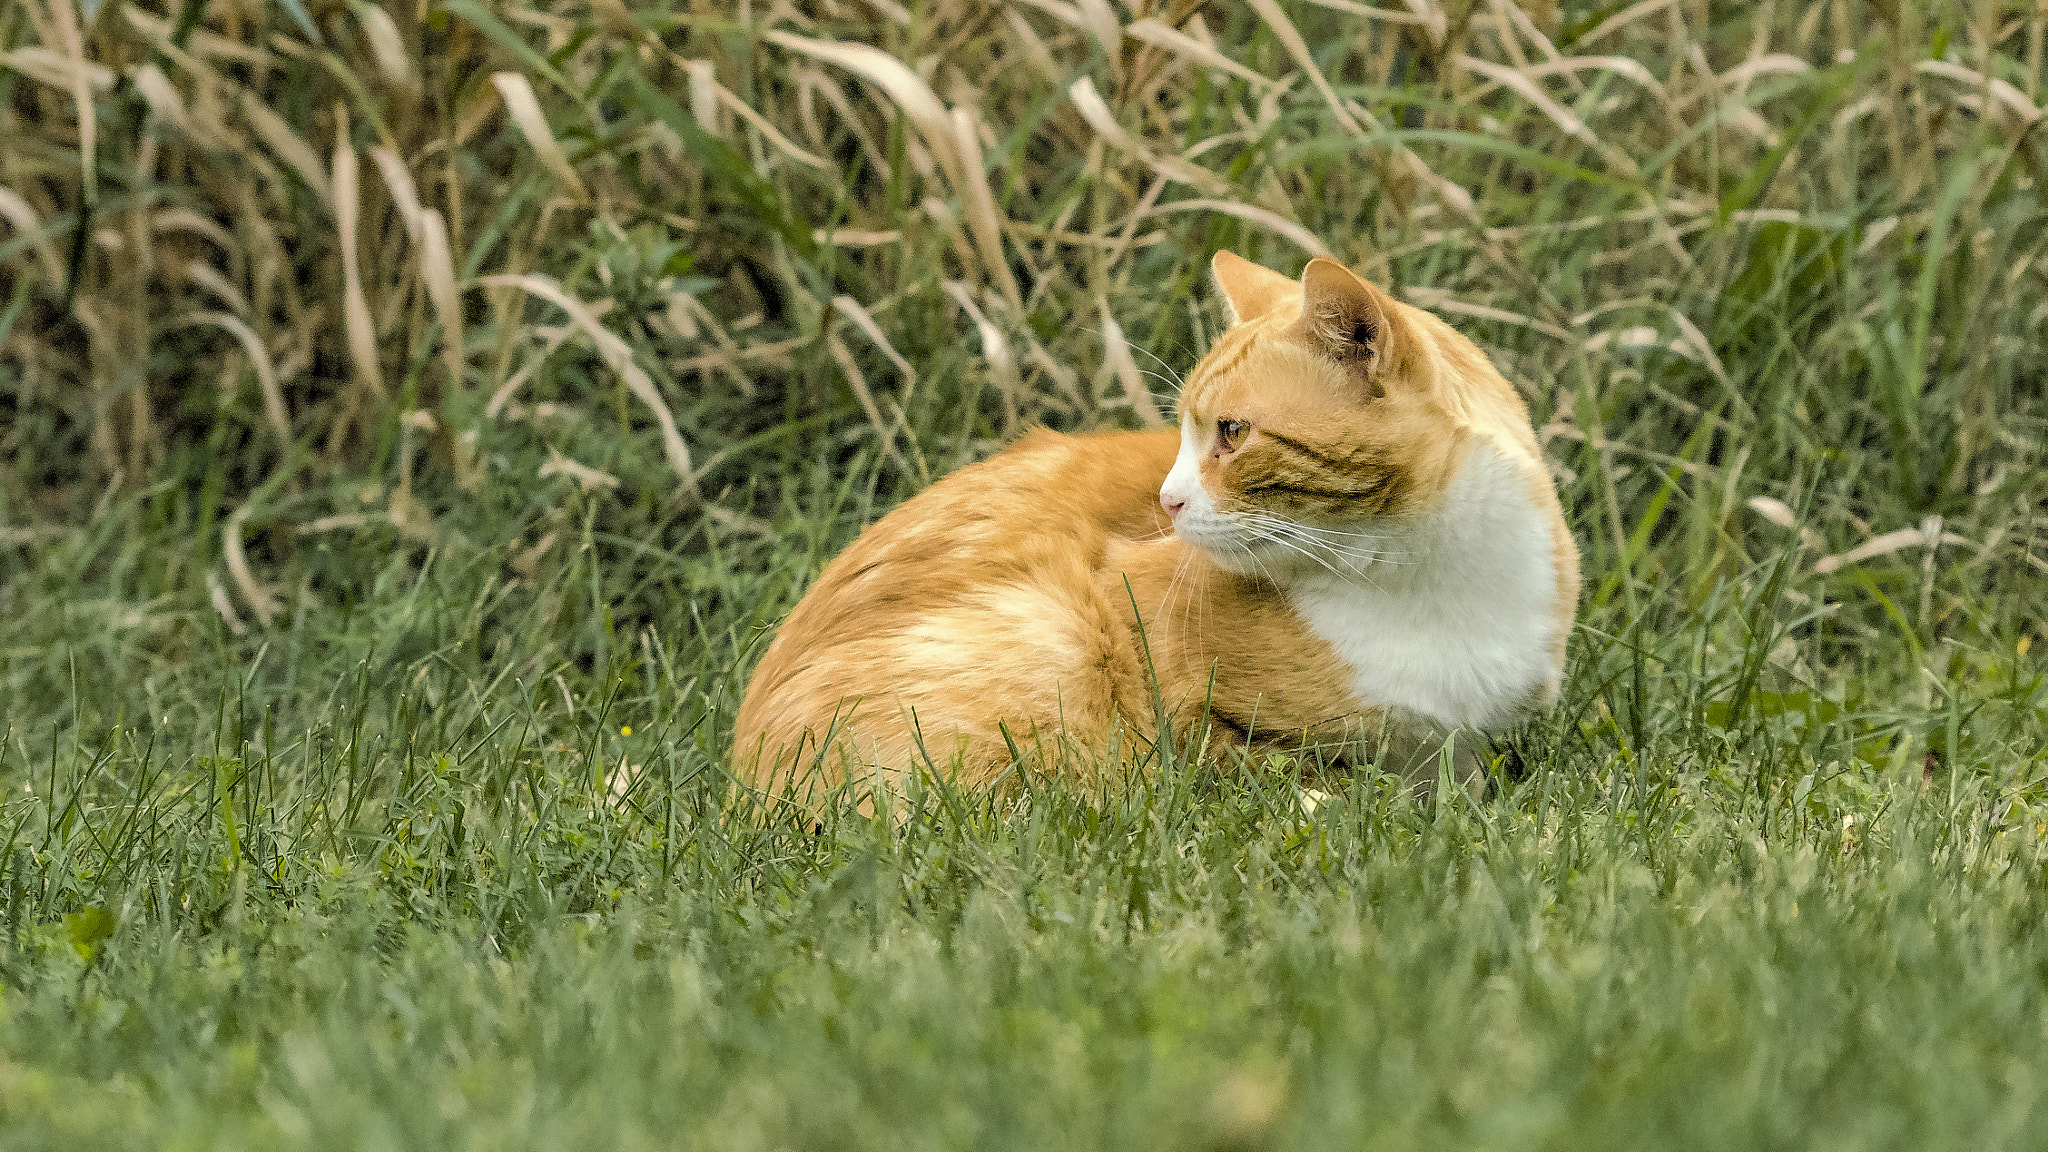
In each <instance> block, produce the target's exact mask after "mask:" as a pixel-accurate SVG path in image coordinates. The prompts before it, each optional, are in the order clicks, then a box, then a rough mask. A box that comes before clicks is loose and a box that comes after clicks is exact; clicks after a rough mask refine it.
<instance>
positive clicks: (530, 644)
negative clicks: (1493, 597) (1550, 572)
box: [0, 0, 2048, 1152]
mask: <svg viewBox="0 0 2048 1152" xmlns="http://www.w3.org/2000/svg"><path fill="white" fill-rule="evenodd" d="M2044 34H2048V9H2044V8H2042V7H2040V6H2038V5H2035V4H2032V3H2021V2H2013V0H1957V2H1955V3H1924V2H1917V0H1812V2H1809V3H1800V4H1792V3H1780V2H1776V0H1759V2H1755V3H1739V4H1738V3H1720V2H1711V3H1710V2H1707V0H1640V2H1627V3H1608V2H1605V0H1599V2H1595V0H1554V2H1553V0H1526V2H1519V3H1517V2H1510V0H1375V4H1366V3H1360V2H1355V0H1228V2H1225V0H1207V2H1204V0H1163V2H1154V0H1019V2H1016V3H1009V4H998V3H993V2H984V0H806V2H803V3H792V2H789V0H725V2H722V3H712V2H691V0H656V2H647V3H637V2H635V0H587V2H584V0H561V2H552V0H531V2H530V3H528V2H525V0H502V2H501V0H410V2H403V3H401V2H398V0H390V2H386V3H379V2H377V0H78V2H76V3H74V0H14V2H11V3H7V4H5V5H0V447H4V452H0V1145H4V1146H5V1147H6V1148H8V1149H10V1150H11V1149H35V1148H85V1147H91V1148H96V1149H103V1148H136V1149H163V1148H192V1149H235V1148H264V1149H270V1148H302V1147H303V1148H315V1147H331V1148H347V1149H376V1148H394V1149H395V1148H421V1149H427V1148H431V1149H453V1148H478V1149H485V1148H488V1149H501V1148H536V1149H538V1148H550V1149H552V1148H704V1149H721V1150H725V1149H730V1150H760V1152H774V1150H778V1149H788V1150H810V1149H820V1150H824V1149H892V1150H893V1149H1011V1148H1014V1149H1052V1148H1058V1149H1069V1148H1072V1149H1081V1148H1102V1149H1217V1150H1221V1149H1269V1148H1270V1149H1281V1148H1286V1149H1334V1148H1370V1149H1389V1150H1391V1149H1408V1148H1417V1149H1450V1148H1471V1149H1481V1148H1485V1149H1534V1148H1544V1149H1581V1148H1658V1149H1668V1148H1687V1149H1695V1148H1697V1149H1709V1148H1712V1149H1721V1148H1727V1149H1775V1148H1786V1149H1791V1148H1798V1149H1815V1148H1839V1149H1863V1148H1900V1149H1915V1150H1921V1149H1936V1148H1969V1149H1998V1148H2014V1149H2022V1148H2039V1147H2041V1146H2043V1145H2044V1144H2048V1059H2044V1055H2043V1054H2044V1052H2048V933H2044V932H2043V930H2042V927H2043V922H2044V916H2048V853H2044V841H2048V793H2044V781H2048V692H2044V680H2043V668H2042V660H2041V652H2042V649H2043V648H2044V647H2048V645H2044V644H2043V628H2044V626H2043V623H2042V607H2043V604H2044V602H2048V541H2044V540H2043V539H2041V537H2042V536H2043V533H2044V530H2048V476H2044V473H2043V471H2042V464H2043V455H2044V445H2048V401H2044V381H2048V340H2044V336H2043V324H2044V320H2048V303H2043V301H2044V300H2048V291H2044V288H2048V267H2044V266H2043V265H2044V261H2043V257H2044V255H2048V229H2044V223H2043V213H2042V211H2041V208H2042V196H2043V194H2044V191H2048V170H2044V163H2048V140H2044V136H2043V132H2042V131H2041V130H2039V129H2040V123H2041V120H2042V106H2043V102H2044V101H2048V77H2044V74H2043V44H2044V38H2048V35H2044ZM1221 248H1227V249H1229V250H1231V251H1234V252H1237V253H1239V254H1241V255H1244V256H1247V257H1250V258H1253V259H1256V260H1259V261H1262V262H1265V263H1267V264H1268V265H1270V266H1272V267H1275V268H1279V269H1281V270H1283V271H1286V272H1288V273H1289V274H1292V273H1295V272H1297V271H1299V269H1300V267H1301V265H1302V264H1303V262H1305V261H1306V259H1307V258H1308V257H1309V256H1310V255H1312V254H1314V253H1317V252H1325V251H1326V252H1328V253H1330V254H1332V255H1334V256H1336V257H1338V258H1340V259H1342V260H1344V261H1345V262H1346V263H1348V264H1350V265H1351V266H1353V267H1354V268H1357V269H1359V270H1360V271H1362V272H1363V273H1365V274H1367V275H1369V276H1371V277H1372V278H1374V279H1375V280H1376V281H1377V282H1379V283H1381V284H1383V285H1386V286H1388V287H1389V289H1390V290H1392V291H1395V292H1396V293H1398V294H1399V295H1400V296H1401V297H1402V298H1403V299H1405V300H1407V301H1409V302H1411V303H1414V304H1417V305H1419V306H1423V307H1426V308H1430V309H1433V310H1435V311H1436V312H1438V313H1439V314H1440V315H1442V316H1443V317H1445V318H1446V319H1447V320H1449V321H1451V322H1452V323H1454V324H1456V325H1457V326H1458V327H1459V328H1460V329H1461V330H1462V331H1464V332H1465V333H1467V334H1468V335H1470V336H1471V337H1472V338H1473V339H1474V340H1476V341H1478V342H1479V343H1480V344H1481V346H1482V347H1484V348H1485V349H1486V350H1487V351H1488V352H1489V353H1490V354H1491V355H1492V356H1493V357H1494V358H1495V360H1496V362H1497V363H1498V364H1499V365H1500V366H1501V368H1502V370H1503V371H1504V372H1505V373H1506V374H1507V375H1508V376H1509V378H1510V379H1511V380H1513V381H1514V382H1515V384H1516V385H1517V386H1518V387H1519V388H1520V389H1521V390H1522V394H1523V396H1524V398H1525V399H1526V400H1527V402H1528V405H1529V408H1530V411H1531V414H1532V416H1533V418H1534V421H1535V424H1536V426H1537V428H1538V430H1539V438H1540V439H1541V441H1542V443H1543V445H1544V448H1545V453H1546V456H1547V459H1548V461H1549V463H1550V465H1551V467H1552V469H1553V471H1554V472H1555V474H1556V476H1557V478H1558V483H1559V487H1560V491H1561V492H1562V495H1563V499H1564V502H1565V507H1566V511H1567V516H1568V518H1569V519H1570V521H1571V524H1572V526H1573V528H1574V531H1575V532H1576V534H1577V537H1578V540H1579V544H1580V548H1581V550H1582V552H1583V556H1584V573H1585V577H1586V594H1585V597H1584V600H1583V603H1582V606H1581V613H1580V622H1579V627H1578V630H1577V632H1576V633H1575V635H1574V637H1573V640H1572V657H1571V664H1570V669H1569V674H1568V678H1567V684H1566V687H1565V691H1564V695H1563V699H1562V701H1561V703H1560V704H1559V705H1558V706H1557V707H1555V708H1554V709H1552V710H1550V711H1548V712H1546V713H1545V714H1543V715H1542V716H1540V717H1539V718H1537V719H1536V720H1534V721H1532V722H1531V723H1529V724H1528V725H1527V726H1526V727H1525V728H1524V729H1522V730H1521V731H1519V732H1517V733H1515V734H1513V736H1512V739H1511V740H1510V741H1509V745H1510V747H1511V750H1512V752H1511V754H1510V755H1507V756H1503V757H1501V758H1500V761H1499V762H1498V763H1497V764H1496V765H1495V766H1494V768H1493V780H1492V786H1491V789H1490V791H1489V792H1488V794H1487V795H1486V796H1485V798H1484V799H1476V800H1475V799H1472V798H1470V797H1467V796H1465V795H1463V794H1461V793H1459V792H1457V791H1455V790H1449V789H1446V790H1440V791H1438V792H1436V793H1435V794H1434V796H1433V798H1427V799H1424V798H1418V797H1417V796H1415V795H1413V794H1411V793H1410V792H1409V791H1408V790H1407V789H1406V788H1404V787H1403V786H1402V785H1401V784H1400V783H1399V782H1398V781H1396V780H1394V779H1393V778H1391V777H1387V776H1382V775H1378V774H1375V773H1373V772H1369V771H1360V772H1358V773H1355V774H1353V775H1352V776H1350V777H1348V778H1346V779H1344V780H1342V781H1339V782H1337V783H1336V784H1334V785H1331V787H1333V788H1334V789H1335V795H1334V796H1333V797H1332V798H1331V799H1329V800H1328V801H1327V802H1325V803H1323V804H1321V805H1320V806H1316V807H1314V810H1313V811H1310V810H1309V806H1308V805H1305V804H1304V803H1303V800H1302V793H1301V790H1300V787H1299V785H1298V784H1297V777H1298V768H1299V766H1298V765H1292V764H1289V763H1286V762H1284V761H1282V762H1264V761H1254V760H1246V759H1244V758H1241V757H1239V758H1231V757H1221V758H1218V757H1205V756H1202V755H1199V754H1196V753H1195V752H1191V751H1190V750H1188V749H1179V750H1177V751H1174V752H1172V753H1167V752H1162V753H1161V755H1160V757H1159V758H1158V759H1157V760H1156V761H1155V762H1154V763H1151V764H1150V765H1148V766H1147V769H1146V770H1145V771H1144V772H1142V773H1141V774H1139V775H1137V776H1135V777H1133V778H1131V779H1128V780H1114V781H1108V782H1098V783H1094V784H1089V785H1086V786H1083V785H1079V784H1076V783H1073V782H1071V781H1062V780H1059V779H1052V778H1047V777H1045V776H1043V775H1033V774H1032V773H1031V772H1029V771H1028V770H1026V771H1023V772H1021V773H1020V774H1019V776H1018V778H1017V779H1016V780H1015V781H1014V786H1013V787H1008V788H1005V789H1003V790H1001V791H999V792H996V793H992V794H991V793H976V792H966V791H962V790H959V789H956V788H953V787H949V786H948V785H946V784H945V783H944V782H943V781H938V780H931V781H926V782H923V783H922V784H920V785H919V786H917V787H916V788H914V789H913V790H912V791H911V792H910V793H909V794H907V795H905V796H902V797H899V798H897V800H896V801H895V803H894V805H893V807H892V808H891V809H890V810H889V811H886V812H878V813H874V814H871V815H863V814H862V813H861V811H860V809H859V808H858V807H857V806H856V805H855V804H854V803H852V802H851V801H850V800H849V802H848V803H846V804H844V805H842V806H841V807H839V808H837V809H835V810H832V811H829V812H828V813H826V816H825V819H824V820H823V823H822V827H821V828H820V830H818V831H816V832H815V833H813V832H811V831H809V830H806V829H802V828H798V827H795V826H793V825H792V824H791V823H790V822H788V821H783V820H778V819H775V818H773V817H772V816H770V815H768V814H766V813H764V812H763V811H762V809H761V806H760V805H759V804H758V803H757V801H756V800H755V798H753V797H751V796H749V795H748V794H746V793H745V791H744V790H740V789H735V788H734V787H733V786H732V782H731V780H730V777H729V776H728V775H727V766H726V762H725V760H726V751H727V743H728V741H729V739H730V727H731V718H732V714H733V712H734V711H735V709H736V707H737V704H738V701H739V698H740V695H741V693H742V691H743V689H744V686H745V681H746V675H747V672H748V670H749V668H750V667H751V663H752V661H753V659H754V658H755V657H757V656H758V654H759V652H760V650H761V647H762V645H763V644H764V642H765V638H766V637H767V636H768V635H769V634H770V632H771V630H772V628H773V627H774V625H775V623H776V621H777V620H778V619H779V618H780V617H781V616H782V615H783V614H784V613H785V612H787V611H788V609H789V608H790V607H791V606H792V605H793V604H794V603H795V602H796V600H797V598H798V597H799V596H800V595H801V594H802V592H803V589H804V588H805V586H806V584H807V582H808V581H809V580H811V579H812V578H813V577H815V576H816V575H817V573H818V572H819V570H820V568H821V567H822V566H823V565H824V564H825V563H826V562H827V561H828V560H829V559H830V558H831V556H832V555H833V554H834V553H835V552H836V551H837V550H838V549H839V548H840V547H842V546H843V545H844V544H845V543H847V542H848V541H849V540H851V539H852V538H853V537H854V536H855V535H856V534H857V533H858V532H859V531H860V529H861V528H862V527H863V526H864V525H866V524H868V523H871V522H872V521H873V520H874V519H876V518H877V517H879V516H880V515H881V514H882V513H884V512H886V511H887V510H888V509H889V508H890V507H891V506H893V505H894V504H895V503H896V502H898V501H900V500H902V499H904V498H905V497H907V496H909V495H911V494H913V493H915V492H917V491H918V490H920V489H921V488H923V487H924V486H925V485H927V484H929V483H930V482H931V481H932V480H933V479H935V478H936V477H938V476H940V475H942V474H944V473H945V472H946V471H947V470H948V469H949V468H952V467H954V466H956V465H957V464H959V463H962V462H965V461H969V460H972V459H976V458H980V457H983V456H986V455H988V454H989V453H991V452H994V451H996V450H997V449H999V448H1000V446H1001V445H1002V444H1003V443H1004V442H1005V440H1006V439H1007V438H1009V437H1011V436H1013V435H1015V434H1016V433H1018V432H1020V431H1021V430H1023V429H1024V428H1026V427H1028V426H1032V425H1039V424H1043V425H1049V426H1051V427H1054V428H1059V429H1070V430H1078V429H1087V428H1096V427H1128V428H1135V427H1142V426H1148V425H1152V424H1156V423H1159V422H1161V421H1162V420H1164V421H1171V420H1172V419H1173V404H1174V390H1173V381H1174V379H1175V377H1176V374H1178V373H1183V372H1185V371H1186V370H1187V369H1188V368H1189V367H1190V366H1192V365H1193V364H1194V363H1195V361H1196V359H1197V358H1198V357H1199V356H1200V355H1201V353H1202V351H1203V349H1204V348H1205V347H1206V346H1207V345H1208V343H1209V341H1210V340H1211V339H1212V338H1213V337H1214V335H1215V334H1216V333H1217V331H1218V330H1219V326H1220V324H1221V323H1222V322H1223V317H1222V310H1221V307H1220V305H1219V303H1218V301H1217V299H1216V297H1215V295H1214V293H1213V291H1212V290H1211V289H1210V287H1209V285H1208V283H1207V266H1208V260H1209V257H1210V255H1211V254H1212V253H1213V252H1215V251H1216V250H1218V249H1221Z"/></svg>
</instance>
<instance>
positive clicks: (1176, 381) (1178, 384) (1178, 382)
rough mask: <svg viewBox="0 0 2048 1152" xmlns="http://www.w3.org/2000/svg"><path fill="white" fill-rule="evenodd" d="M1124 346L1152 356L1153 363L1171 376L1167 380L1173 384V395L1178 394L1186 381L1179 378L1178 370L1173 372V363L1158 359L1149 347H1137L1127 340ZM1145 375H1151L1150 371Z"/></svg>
mask: <svg viewBox="0 0 2048 1152" xmlns="http://www.w3.org/2000/svg"><path fill="white" fill-rule="evenodd" d="M1125 347H1127V348H1129V349H1130V350H1131V351H1133V352H1143V353H1144V354H1145V355H1147V356H1151V357H1152V362H1153V363H1154V364H1157V365H1159V366H1160V367H1161V368H1164V369H1165V370H1166V376H1167V377H1171V378H1172V379H1170V380H1168V381H1167V382H1168V383H1170V384H1172V385H1173V393H1174V395H1176V396H1178V395H1180V391H1181V388H1182V387H1184V386H1185V385H1186V383H1187V381H1185V380H1183V379H1181V375H1180V373H1178V372H1175V371H1174V370H1173V365H1171V364H1168V363H1167V362H1166V361H1164V360H1161V359H1160V358H1159V357H1158V356H1157V355H1155V354H1154V353H1153V351H1152V350H1151V349H1150V348H1140V347H1138V346H1137V345H1136V344H1132V343H1130V342H1128V341H1126V342H1125ZM1141 371H1142V369H1141ZM1145 375H1147V376H1150V375H1152V373H1150V372H1146V373H1145ZM1161 379H1165V377H1161Z"/></svg>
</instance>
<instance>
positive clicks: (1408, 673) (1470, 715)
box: [1290, 441, 1560, 729]
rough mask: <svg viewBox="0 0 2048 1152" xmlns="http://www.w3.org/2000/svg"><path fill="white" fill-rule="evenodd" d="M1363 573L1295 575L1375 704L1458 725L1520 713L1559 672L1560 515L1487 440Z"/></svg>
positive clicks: (1364, 696)
mask: <svg viewBox="0 0 2048 1152" xmlns="http://www.w3.org/2000/svg"><path fill="white" fill-rule="evenodd" d="M1390 551H1391V552H1393V553H1397V554H1395V555H1389V556H1388V558H1387V559H1386V560H1383V561H1379V562H1375V563H1374V564H1372V565H1371V566H1370V567H1369V568H1368V569H1367V570H1366V571H1365V573H1364V574H1363V577H1362V578H1347V579H1338V578H1336V577H1330V576H1325V577H1322V578H1318V579H1312V580H1308V581H1304V582H1302V583H1300V584H1297V585H1295V586H1294V587H1293V588H1292V589H1291V591H1290V596H1291V598H1292V599H1293V602H1294V606H1295V610H1296V611H1298V612H1300V613H1301V615H1302V618H1303V619H1304V620H1305V621H1307V623H1308V626H1309V628H1310V629H1311V630H1312V631H1313V632H1315V634H1316V635H1318V636H1321V637H1322V638H1323V639H1324V640H1326V641H1328V642H1329V644H1330V645H1331V646H1332V647H1333V648H1335V649H1336V651H1337V654H1338V656H1340V657H1341V658H1342V659H1343V660H1344V662H1345V663H1346V664H1348V665H1349V666H1350V668H1351V686H1352V692H1353V693H1354V695H1355V696H1356V697H1357V699H1358V702H1359V704H1360V705H1361V706H1363V707H1394V708H1401V709H1405V710H1407V711H1410V712H1413V713H1416V714H1419V715H1421V716H1424V717H1427V718H1429V719H1431V720H1434V721H1436V722H1437V723H1439V724H1442V725H1446V726H1448V727H1462V728H1480V729H1484V728H1490V727H1496V726H1499V725H1501V724H1505V723H1509V722H1512V721H1513V720H1514V719H1516V718H1517V717H1518V716H1519V715H1520V714H1521V713H1523V712H1524V711H1526V710H1527V709H1529V708H1530V707H1532V706H1534V705H1536V704H1539V703H1541V702H1542V701H1543V699H1544V696H1545V694H1546V693H1547V691H1548V689H1549V688H1550V686H1551V685H1553V684H1554V683H1555V681H1556V678H1557V674H1558V669H1557V667H1556V664H1555V652H1556V648H1555V646H1554V645H1555V640H1556V632H1557V629H1558V628H1559V627H1560V624H1559V622H1558V611H1557V607H1558V606H1557V596H1558V580H1557V569H1556V566H1555V559H1554V555H1555V553H1554V549H1553V541H1552V539H1551V523H1550V518H1549V516H1548V514H1547V513H1546V511H1545V510H1544V509H1541V508H1539V507H1537V506H1536V504H1535V502H1534V500H1533V499H1532V498H1531V494H1530V491H1529V487H1528V482H1527V481H1526V480H1525V479H1524V478H1523V476H1522V475H1521V474H1520V468H1519V466H1518V465H1517V464H1516V463H1515V462H1514V461H1513V460H1511V459H1509V458H1508V457H1506V456H1504V455H1503V454H1502V453H1501V452H1500V451H1499V450H1498V449H1496V448H1494V447H1493V446H1492V445H1490V444H1487V443H1485V442H1483V441H1482V442H1481V443H1479V444H1477V445H1475V446H1474V447H1473V448H1472V449H1471V451H1470V452H1469V453H1468V455H1467V456H1466V458H1465V462H1464V464H1463V466H1462V467H1461V468H1460V469H1459V471H1458V474H1457V477H1456V478H1455V479H1454V480H1453V481H1452V482H1451V486H1450V488H1449V490H1448V491H1447V492H1446V494H1445V500H1444V506H1443V507H1442V509H1440V510H1439V511H1436V512H1432V513H1429V514H1426V515H1424V516H1422V517H1420V518H1419V519H1418V520H1416V521H1414V522H1412V523H1411V524H1409V525H1406V526H1404V527H1403V529H1402V530H1401V532H1400V533H1399V536H1398V542H1397V543H1395V544H1393V546H1392V548H1391V549H1390Z"/></svg>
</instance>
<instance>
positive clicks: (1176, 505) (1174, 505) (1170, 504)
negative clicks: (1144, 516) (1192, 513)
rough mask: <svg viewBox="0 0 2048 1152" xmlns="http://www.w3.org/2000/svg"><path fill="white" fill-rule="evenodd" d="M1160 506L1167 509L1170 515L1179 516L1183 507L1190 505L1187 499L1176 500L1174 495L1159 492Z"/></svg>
mask: <svg viewBox="0 0 2048 1152" xmlns="http://www.w3.org/2000/svg"><path fill="white" fill-rule="evenodd" d="M1159 506H1160V507H1161V508H1164V509H1166V514H1167V515H1168V516H1179V515H1180V513H1181V509H1183V508H1186V507H1187V506H1188V502H1187V501H1185V500H1175V499H1174V498H1173V497H1171V496H1168V495H1167V494H1166V493H1164V492H1161V493H1160V494H1159Z"/></svg>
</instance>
